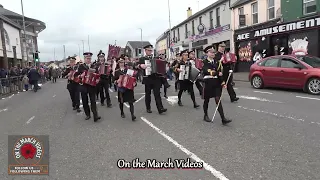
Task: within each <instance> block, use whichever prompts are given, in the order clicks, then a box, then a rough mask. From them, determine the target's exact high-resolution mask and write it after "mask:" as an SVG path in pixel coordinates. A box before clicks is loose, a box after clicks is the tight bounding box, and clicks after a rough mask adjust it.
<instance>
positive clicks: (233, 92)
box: [223, 65, 237, 100]
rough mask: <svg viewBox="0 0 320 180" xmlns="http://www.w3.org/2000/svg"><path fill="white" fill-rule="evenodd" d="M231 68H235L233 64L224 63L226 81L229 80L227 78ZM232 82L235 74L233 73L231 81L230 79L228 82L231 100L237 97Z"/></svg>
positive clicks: (224, 78)
mask: <svg viewBox="0 0 320 180" xmlns="http://www.w3.org/2000/svg"><path fill="white" fill-rule="evenodd" d="M229 70H233V66H232V65H224V66H223V80H224V81H225V82H227V80H228V76H229ZM232 82H233V74H231V76H230V78H229V81H228V84H227V91H228V94H229V96H230V100H233V99H235V98H236V97H237V94H236V92H235V91H234V89H233V86H232Z"/></svg>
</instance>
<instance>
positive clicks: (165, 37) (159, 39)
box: [157, 33, 168, 42]
mask: <svg viewBox="0 0 320 180" xmlns="http://www.w3.org/2000/svg"><path fill="white" fill-rule="evenodd" d="M167 37H168V33H163V34H162V35H161V36H160V37H159V38H158V39H157V42H159V41H162V40H164V39H167Z"/></svg>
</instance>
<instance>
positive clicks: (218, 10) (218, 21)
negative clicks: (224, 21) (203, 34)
mask: <svg viewBox="0 0 320 180" xmlns="http://www.w3.org/2000/svg"><path fill="white" fill-rule="evenodd" d="M216 18H217V27H220V8H217V9H216Z"/></svg>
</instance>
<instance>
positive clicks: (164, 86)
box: [159, 54, 170, 98]
mask: <svg viewBox="0 0 320 180" xmlns="http://www.w3.org/2000/svg"><path fill="white" fill-rule="evenodd" d="M159 59H162V60H165V58H164V54H159ZM163 82H164V83H163V93H164V97H165V98H168V96H167V89H168V88H169V87H170V85H169V83H168V80H167V78H166V77H164V80H163Z"/></svg>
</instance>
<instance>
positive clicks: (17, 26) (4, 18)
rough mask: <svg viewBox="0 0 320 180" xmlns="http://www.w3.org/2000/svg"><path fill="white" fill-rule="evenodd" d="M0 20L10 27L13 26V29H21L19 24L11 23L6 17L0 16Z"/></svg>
mask: <svg viewBox="0 0 320 180" xmlns="http://www.w3.org/2000/svg"><path fill="white" fill-rule="evenodd" d="M0 19H2V20H3V21H5V22H6V23H8V24H10V25H11V26H13V27H15V28H17V29H22V27H21V26H20V25H19V24H17V23H15V22H13V21H11V20H10V19H9V18H7V17H5V16H3V15H1V14H0Z"/></svg>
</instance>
